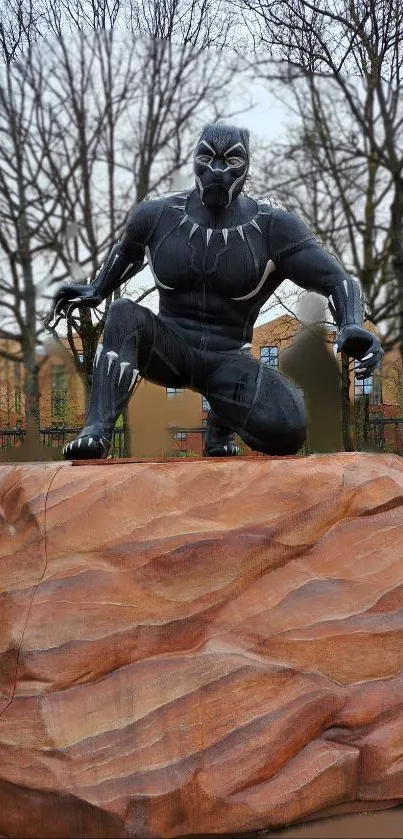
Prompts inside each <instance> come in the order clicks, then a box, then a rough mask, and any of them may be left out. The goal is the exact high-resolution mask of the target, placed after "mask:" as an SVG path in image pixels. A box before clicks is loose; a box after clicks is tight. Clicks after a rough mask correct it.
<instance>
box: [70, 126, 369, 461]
mask: <svg viewBox="0 0 403 839" xmlns="http://www.w3.org/2000/svg"><path fill="white" fill-rule="evenodd" d="M248 167H249V134H248V132H247V131H246V130H242V129H238V128H235V127H233V126H225V125H211V126H207V127H206V128H205V129H204V131H203V133H202V136H201V137H200V140H199V142H198V144H197V147H196V151H195V157H194V170H195V179H196V188H195V189H193V190H187V191H185V192H181V193H176V194H175V195H173V196H172V195H171V196H169V197H163V198H160V199H155V200H151V201H143V202H141V203H140V204H139V205H137V206H136V207H134V209H133V210H132V211H131V213H130V214H129V218H128V221H127V224H126V229H125V232H124V234H123V237H122V239H121V240H120V241H119V242H118V243H117V244H115V245H114V247H113V248H112V249H111V251H110V253H109V256H108V258H107V260H106V262H105V263H104V265H103V267H102V269H101V271H100V273H99V275H98V277H97V278H96V280H95V281H94V283H91V284H89V285H64V286H62V287H61V288H60V289H59V291H58V292H57V294H56V298H55V312H60V311H62V312H64V313H65V312H67V311H68V310H69V309H71V307H72V306H73V307H74V306H75V305H88V306H97V305H98V304H99V303H100V302H101V301H102V300H104V299H105V298H106V297H107V296H108V295H110V294H112V293H113V291H115V290H116V289H117V288H119V286H120V285H121V284H122V283H123V282H126V280H127V279H129V278H130V277H132V276H134V275H135V274H136V273H137V271H139V270H140V268H141V267H142V265H143V262H144V257H145V256H146V257H147V259H148V262H149V265H150V267H151V269H152V272H153V275H154V278H155V283H156V286H157V288H158V291H159V294H160V308H159V313H158V315H155V314H154V313H153V312H151V311H150V310H149V309H147V308H146V307H144V306H141V305H139V304H137V303H134V302H132V301H130V300H128V299H120V300H117V301H116V302H114V303H112V305H111V306H110V309H109V312H108V316H107V319H106V324H105V329H104V337H103V344H102V345H100V346H99V347H98V351H97V354H96V358H95V361H94V375H93V384H92V390H91V397H90V406H89V412H88V416H87V421H86V425H85V428H84V429H83V430H82V432H81V433H80V435H79V436H78V438H77V439H76V440H74V441H73V442H71V443H69V444H68V445H67V446H66V447H65V450H64V454H65V457H67V458H69V459H73V458H80V459H85V458H102V457H106V456H107V454H108V450H109V447H110V443H111V440H112V435H113V429H114V426H115V422H116V419H117V417H118V416H119V415H120V414H121V412H122V409H123V408H124V407H125V405H126V404H127V402H128V399H129V398H130V394H131V392H132V390H133V388H134V386H135V383H136V380H137V377H138V375H139V374H140V375H141V376H142V377H144V378H145V379H147V380H148V381H151V382H155V383H156V384H159V385H162V386H164V387H176V388H190V389H191V390H194V391H197V392H198V393H200V394H203V395H204V396H205V397H206V399H207V400H208V402H209V404H210V407H211V410H210V413H209V418H208V425H207V430H206V437H205V451H206V454H208V455H211V456H220V455H221V456H226V455H231V454H236V453H237V451H238V450H237V447H236V445H235V439H234V432H236V433H237V434H239V436H240V437H241V439H242V440H243V441H244V442H245V443H247V445H248V446H250V447H251V449H253V450H255V451H260V452H264V453H266V454H272V455H290V454H295V453H297V452H298V451H299V449H300V448H301V446H302V445H303V443H304V441H305V438H306V411H305V405H304V400H303V398H302V396H301V394H300V392H299V390H298V389H297V388H296V387H295V385H294V384H293V382H292V381H291V380H290V379H289V378H288V377H287V376H285V375H283V374H282V373H280V372H278V371H277V370H274V369H272V368H271V367H268V366H266V365H264V364H263V363H261V362H259V361H258V360H257V359H255V358H253V357H252V355H251V341H252V334H253V326H254V323H255V321H256V319H257V316H258V314H259V311H260V309H261V308H262V306H263V305H264V304H265V303H266V302H267V300H268V299H269V298H270V296H271V294H272V293H273V292H274V291H275V290H276V288H277V287H278V286H279V285H280V283H281V282H282V281H283V280H284V279H286V278H288V279H291V280H293V281H294V282H295V283H296V284H297V285H298V286H300V287H301V288H304V289H307V290H310V291H316V292H319V293H320V294H323V295H324V296H326V297H327V298H328V300H329V305H330V309H331V311H332V314H333V316H334V318H335V320H336V323H337V325H338V327H339V329H340V332H339V335H338V339H337V342H338V349H339V350H341V349H344V350H345V351H346V352H347V353H348V354H349V355H351V356H352V357H353V358H357V359H361V361H362V363H361V365H360V368H359V370H358V371H357V374H358V376H359V377H362V378H364V377H365V376H368V375H369V374H370V372H371V371H372V370H373V369H374V367H376V365H377V364H378V363H379V362H380V360H381V358H382V355H383V351H382V349H381V347H380V344H379V341H378V339H377V338H376V336H374V335H373V334H372V333H371V332H369V331H368V330H366V329H364V328H363V327H362V322H363V315H364V307H363V297H362V293H361V289H360V286H359V284H358V283H357V282H356V281H355V280H353V279H352V278H351V277H349V276H348V275H347V274H346V273H345V272H344V270H343V268H342V267H341V265H340V264H339V263H338V262H337V261H336V260H335V259H334V258H333V257H332V256H330V255H329V254H328V253H327V252H326V251H325V250H323V248H321V247H320V246H319V244H318V243H317V242H316V240H315V238H314V237H313V236H312V234H311V233H310V232H309V230H308V229H307V228H306V227H305V225H304V224H303V223H302V222H301V221H300V219H298V218H297V217H296V216H294V215H293V214H291V213H288V212H287V211H285V210H282V209H278V208H277V207H273V206H272V205H271V204H270V201H264V200H262V201H260V200H255V199H254V198H251V197H249V196H246V195H244V194H242V188H243V185H244V183H245V179H246V175H247V172H248Z"/></svg>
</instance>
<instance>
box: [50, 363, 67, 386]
mask: <svg viewBox="0 0 403 839" xmlns="http://www.w3.org/2000/svg"><path fill="white" fill-rule="evenodd" d="M52 390H67V370H66V368H65V366H64V364H55V365H53V367H52Z"/></svg>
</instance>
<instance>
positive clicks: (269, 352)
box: [260, 347, 278, 370]
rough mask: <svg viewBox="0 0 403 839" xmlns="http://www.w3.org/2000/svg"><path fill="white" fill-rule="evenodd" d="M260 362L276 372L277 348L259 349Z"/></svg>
mask: <svg viewBox="0 0 403 839" xmlns="http://www.w3.org/2000/svg"><path fill="white" fill-rule="evenodd" d="M260 360H261V362H262V363H263V364H267V365H268V366H269V367H273V368H274V369H275V370H278V347H260Z"/></svg>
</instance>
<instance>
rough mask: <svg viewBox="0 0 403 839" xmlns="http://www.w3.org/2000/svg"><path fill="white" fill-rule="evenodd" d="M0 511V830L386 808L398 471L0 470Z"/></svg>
mask: <svg viewBox="0 0 403 839" xmlns="http://www.w3.org/2000/svg"><path fill="white" fill-rule="evenodd" d="M0 505H1V506H0V510H1V518H0V525H1V533H2V539H1V549H0V582H1V589H0V591H1V594H0V598H1V608H2V611H1V615H2V621H1V630H0V631H1V636H0V637H1V647H0V668H1V669H0V686H1V694H0V701H1V703H2V704H1V714H0V802H1V807H0V834H1V835H3V834H4V835H6V836H9V837H60V839H64V837H66V836H69V837H77V839H78V837H80V839H81V837H94V839H95V837H101V836H102V837H105V839H115V838H116V837H136V839H137V837H142V839H143V837H144V839H146V837H147V838H149V839H151V837H152V838H153V839H165V837H179V836H193V837H195V836H201V835H203V836H208V835H213V834H221V835H229V834H231V833H234V834H236V833H238V834H242V835H247V834H251V835H253V833H254V832H255V831H258V830H262V829H268V828H272V829H276V830H278V829H279V828H281V827H282V826H284V825H289V824H294V823H298V822H301V821H308V820H309V819H312V818H317V817H318V816H320V817H326V816H329V815H331V814H337V815H338V814H340V813H353V812H359V811H363V812H364V811H369V810H373V809H377V808H379V809H382V808H387V807H389V806H390V805H392V804H399V803H402V802H403V757H402V755H403V711H402V695H403V643H402V641H403V608H402V607H403V461H402V460H401V459H400V458H399V457H397V456H395V455H374V454H333V455H320V456H318V455H315V456H312V457H306V458H249V459H248V458H236V459H228V460H215V459H214V460H213V459H212V460H209V459H205V460H199V461H190V462H183V461H179V462H153V463H150V462H141V463H135V462H126V461H125V462H119V463H111V462H108V463H102V462H96V463H94V462H93V463H90V464H75V466H72V465H71V464H69V463H46V464H37V463H36V464H18V465H15V464H10V465H2V466H1V467H0ZM307 835H308V834H307Z"/></svg>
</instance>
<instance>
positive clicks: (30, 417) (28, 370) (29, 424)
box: [24, 348, 40, 437]
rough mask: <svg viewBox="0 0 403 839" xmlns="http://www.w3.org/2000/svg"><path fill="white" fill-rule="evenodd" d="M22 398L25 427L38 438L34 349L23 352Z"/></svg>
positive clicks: (36, 369)
mask: <svg viewBox="0 0 403 839" xmlns="http://www.w3.org/2000/svg"><path fill="white" fill-rule="evenodd" d="M24 369H25V376H24V396H25V425H26V429H27V433H28V431H29V432H30V433H31V434H32V433H35V436H38V437H39V430H40V412H39V367H38V364H37V362H36V358H35V349H31V348H29V349H27V350H25V351H24Z"/></svg>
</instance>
